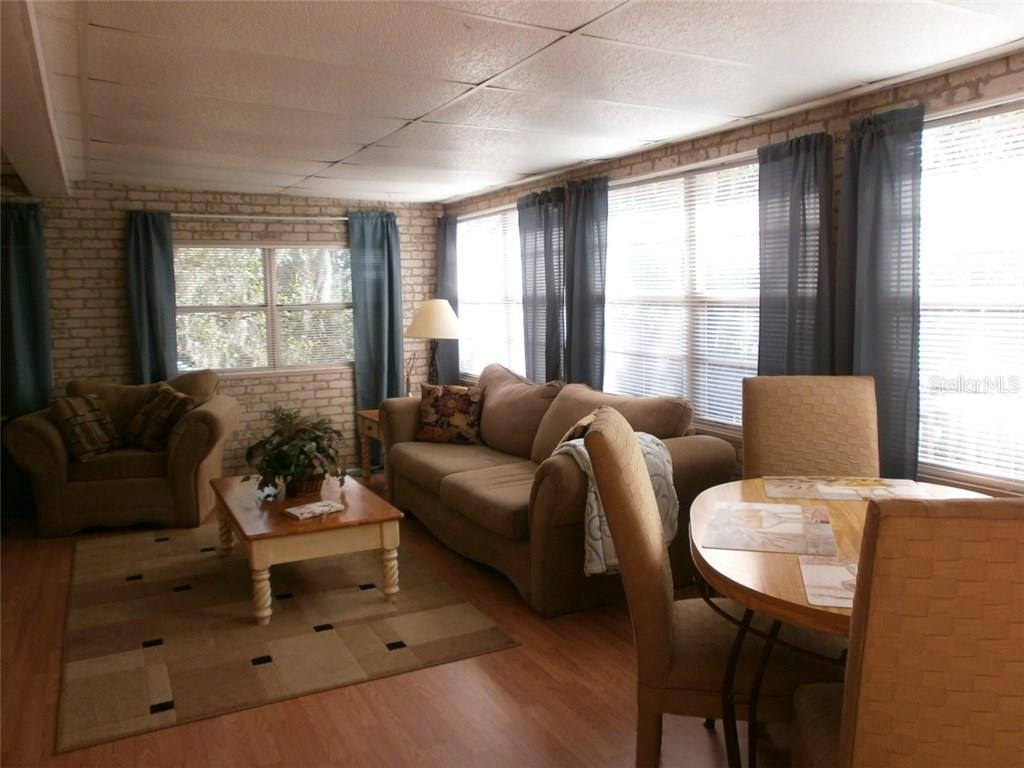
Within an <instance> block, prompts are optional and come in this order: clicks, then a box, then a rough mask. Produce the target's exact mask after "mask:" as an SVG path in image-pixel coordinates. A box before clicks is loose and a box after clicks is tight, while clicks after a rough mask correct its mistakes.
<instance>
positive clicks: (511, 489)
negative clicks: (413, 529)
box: [441, 461, 537, 540]
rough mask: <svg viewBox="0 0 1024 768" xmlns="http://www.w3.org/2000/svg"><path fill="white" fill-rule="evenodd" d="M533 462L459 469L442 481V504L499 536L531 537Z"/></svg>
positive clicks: (535, 466)
mask: <svg viewBox="0 0 1024 768" xmlns="http://www.w3.org/2000/svg"><path fill="white" fill-rule="evenodd" d="M536 473H537V465H536V464H534V463H533V462H532V461H519V462H516V463H515V464H502V465H501V466H498V467H487V468H486V469H474V470H470V471H469V472H457V473H456V474H454V475H448V476H447V477H445V478H444V479H443V480H442V481H441V503H442V504H444V505H445V506H446V507H449V508H451V509H454V510H455V511H456V512H458V513H459V514H461V515H464V516H466V517H468V518H469V519H470V520H472V521H473V522H475V523H477V524H478V525H481V526H483V527H484V528H486V529H487V530H489V531H492V532H494V533H497V534H498V535H499V536H506V537H508V538H510V539H520V540H523V539H527V538H529V536H530V525H529V508H530V490H531V489H532V488H533V476H534V475H535V474H536Z"/></svg>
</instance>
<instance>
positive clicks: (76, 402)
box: [50, 395, 121, 461]
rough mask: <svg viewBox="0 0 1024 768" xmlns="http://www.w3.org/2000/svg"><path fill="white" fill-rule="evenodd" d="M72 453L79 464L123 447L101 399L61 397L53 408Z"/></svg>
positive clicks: (90, 396)
mask: <svg viewBox="0 0 1024 768" xmlns="http://www.w3.org/2000/svg"><path fill="white" fill-rule="evenodd" d="M50 414H51V415H52V416H53V420H54V421H55V422H57V427H58V428H59V429H60V433H61V435H63V436H64V443H65V444H66V445H67V447H68V452H69V453H70V454H71V455H72V456H73V457H74V458H75V460H76V461H89V459H95V458H96V457H97V456H100V455H102V454H104V453H106V452H107V451H112V450H113V449H114V448H117V447H118V446H119V445H120V444H121V439H120V437H119V436H118V434H117V430H116V429H115V428H114V422H112V421H111V420H110V414H109V413H107V407H106V405H105V404H104V402H103V398H102V397H100V396H99V395H82V396H81V397H61V398H59V399H57V400H54V402H53V405H52V406H51V408H50Z"/></svg>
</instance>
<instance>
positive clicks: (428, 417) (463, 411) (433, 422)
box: [416, 384, 484, 445]
mask: <svg viewBox="0 0 1024 768" xmlns="http://www.w3.org/2000/svg"><path fill="white" fill-rule="evenodd" d="M483 399H484V390H483V388H481V387H457V386H454V385H449V384H445V385H436V384H423V385H422V386H421V395H420V431H419V433H418V434H417V435H416V439H417V440H421V441H424V442H428V443H464V444H467V445H473V444H476V443H479V442H480V410H481V407H482V406H483Z"/></svg>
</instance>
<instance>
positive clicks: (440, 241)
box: [436, 216, 459, 384]
mask: <svg viewBox="0 0 1024 768" xmlns="http://www.w3.org/2000/svg"><path fill="white" fill-rule="evenodd" d="M458 226H459V223H458V217H456V216H442V217H441V218H440V219H438V220H437V291H436V295H437V298H439V299H448V302H449V303H450V304H451V305H452V309H454V310H455V314H456V315H457V314H459V270H458V257H457V254H456V243H457V232H458ZM437 375H438V379H437V383H438V384H458V383H459V340H458V339H441V340H439V341H438V343H437Z"/></svg>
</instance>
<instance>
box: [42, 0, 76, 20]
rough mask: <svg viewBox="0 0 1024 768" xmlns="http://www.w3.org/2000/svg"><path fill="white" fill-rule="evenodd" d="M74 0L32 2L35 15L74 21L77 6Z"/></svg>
mask: <svg viewBox="0 0 1024 768" xmlns="http://www.w3.org/2000/svg"><path fill="white" fill-rule="evenodd" d="M79 5H80V3H76V2H75V1H74V0H46V2H36V3H33V7H34V8H35V11H36V15H37V16H50V17H53V18H55V19H61V20H62V21H69V22H71V23H75V22H76V21H77V20H78V6H79Z"/></svg>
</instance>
